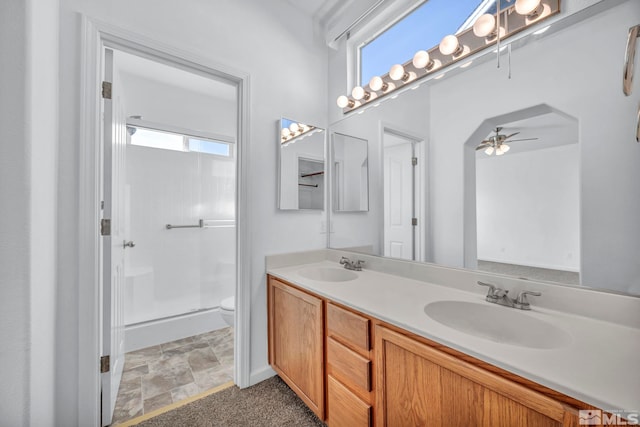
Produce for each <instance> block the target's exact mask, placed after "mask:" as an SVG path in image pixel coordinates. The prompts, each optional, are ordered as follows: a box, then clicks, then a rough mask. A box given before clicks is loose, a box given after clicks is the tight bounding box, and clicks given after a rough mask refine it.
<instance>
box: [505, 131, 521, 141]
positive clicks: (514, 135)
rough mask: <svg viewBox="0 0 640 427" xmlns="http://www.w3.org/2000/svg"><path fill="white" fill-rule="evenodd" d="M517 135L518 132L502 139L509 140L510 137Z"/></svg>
mask: <svg viewBox="0 0 640 427" xmlns="http://www.w3.org/2000/svg"><path fill="white" fill-rule="evenodd" d="M519 133H520V132H514V133H512V134H511V135H509V136H505V137H504V139H505V140H506V139H509V138H511V137H512V136H516V135H517V134H519Z"/></svg>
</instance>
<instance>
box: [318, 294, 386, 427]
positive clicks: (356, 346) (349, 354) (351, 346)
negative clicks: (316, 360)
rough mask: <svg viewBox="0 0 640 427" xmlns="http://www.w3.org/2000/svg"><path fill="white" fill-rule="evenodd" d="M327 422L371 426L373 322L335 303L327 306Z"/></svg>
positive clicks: (346, 426) (348, 426)
mask: <svg viewBox="0 0 640 427" xmlns="http://www.w3.org/2000/svg"><path fill="white" fill-rule="evenodd" d="M326 311H327V315H326V325H327V328H326V329H327V332H326V335H327V338H326V355H327V424H328V425H329V426H330V427H342V426H344V427H369V426H371V425H372V420H373V418H372V413H373V400H374V399H373V393H372V390H373V388H372V380H371V377H372V367H371V321H370V320H369V319H368V318H366V317H364V316H362V315H360V314H357V313H354V312H353V311H351V310H347V309H345V308H342V307H340V306H338V305H336V304H334V303H332V302H327V305H326Z"/></svg>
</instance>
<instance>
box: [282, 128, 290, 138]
mask: <svg viewBox="0 0 640 427" xmlns="http://www.w3.org/2000/svg"><path fill="white" fill-rule="evenodd" d="M281 133H282V136H283V137H285V138H286V137H288V136H289V135H291V131H290V130H289V128H283V129H282V132H281Z"/></svg>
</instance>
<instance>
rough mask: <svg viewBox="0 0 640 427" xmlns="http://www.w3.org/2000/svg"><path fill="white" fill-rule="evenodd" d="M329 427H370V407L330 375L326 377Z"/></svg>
mask: <svg viewBox="0 0 640 427" xmlns="http://www.w3.org/2000/svg"><path fill="white" fill-rule="evenodd" d="M327 385H328V402H327V404H328V405H327V406H328V410H329V412H328V417H327V424H328V425H329V426H330V427H370V426H371V405H369V404H367V403H365V402H363V401H362V400H360V399H359V398H358V397H357V396H356V395H355V394H353V393H351V391H349V390H348V389H347V388H346V387H345V386H343V385H342V384H340V382H339V381H338V380H336V379H335V378H333V377H332V376H331V375H329V376H328V377H327Z"/></svg>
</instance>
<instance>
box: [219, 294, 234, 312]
mask: <svg viewBox="0 0 640 427" xmlns="http://www.w3.org/2000/svg"><path fill="white" fill-rule="evenodd" d="M220 308H221V309H222V310H226V311H233V310H235V308H236V297H235V296H233V297H229V298H225V299H223V300H222V301H220Z"/></svg>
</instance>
